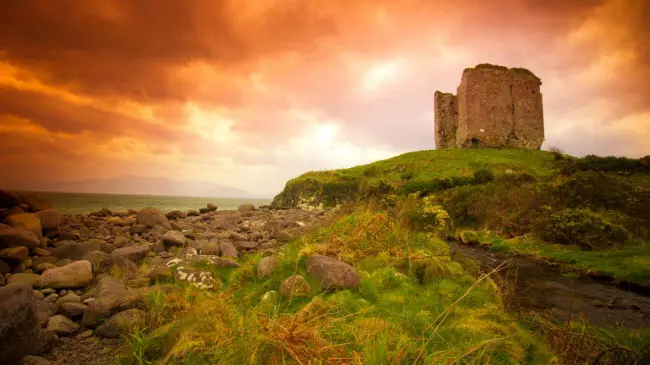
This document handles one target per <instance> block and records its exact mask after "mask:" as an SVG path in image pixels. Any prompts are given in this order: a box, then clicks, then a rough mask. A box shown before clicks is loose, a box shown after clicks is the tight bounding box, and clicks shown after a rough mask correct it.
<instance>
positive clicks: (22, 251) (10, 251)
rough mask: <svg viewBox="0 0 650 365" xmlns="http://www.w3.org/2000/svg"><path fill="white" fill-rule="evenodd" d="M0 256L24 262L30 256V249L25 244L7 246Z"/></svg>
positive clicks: (0, 251)
mask: <svg viewBox="0 0 650 365" xmlns="http://www.w3.org/2000/svg"><path fill="white" fill-rule="evenodd" d="M0 258H2V259H6V260H9V261H13V262H23V261H25V260H27V259H28V258H29V249H27V247H25V246H20V247H7V248H4V249H2V250H0Z"/></svg>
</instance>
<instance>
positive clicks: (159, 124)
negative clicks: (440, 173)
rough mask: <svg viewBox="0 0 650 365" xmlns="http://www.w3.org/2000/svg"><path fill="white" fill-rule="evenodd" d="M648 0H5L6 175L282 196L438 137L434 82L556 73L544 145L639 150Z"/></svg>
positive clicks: (546, 85)
mask: <svg viewBox="0 0 650 365" xmlns="http://www.w3.org/2000/svg"><path fill="white" fill-rule="evenodd" d="M649 10H650V4H649V3H648V2H647V1H643V0H585V1H563V2H548V1H543V0H499V1H490V2H486V1H481V0H466V1H459V2H450V1H443V0H440V1H437V0H400V1H393V0H374V1H371V0H360V1H333V0H313V1H302V0H282V1H280V0H218V1H214V0H185V1H181V0H170V1H166V2H164V5H163V4H161V3H160V2H158V1H154V0H132V1H111V0H88V1H84V2H78V1H72V0H61V1H57V3H56V6H53V5H52V4H51V2H49V1H46V0H23V1H19V2H10V3H8V4H5V5H3V10H2V12H0V169H2V171H3V172H4V171H10V173H9V174H2V175H3V177H2V178H1V179H0V185H3V184H7V181H8V182H11V184H13V185H15V184H19V183H20V182H21V181H27V180H30V181H32V180H39V181H42V184H43V185H47V182H48V181H55V180H66V179H68V180H69V179H72V178H75V179H80V178H98V179H99V178H111V177H115V176H120V175H126V174H134V175H141V176H150V177H159V176H160V177H175V178H179V179H188V180H192V179H193V180H206V181H218V182H219V183H221V184H223V185H231V186H238V187H241V188H244V189H248V190H250V191H252V192H261V193H265V194H268V195H271V194H274V193H276V192H277V191H278V190H279V189H280V188H281V187H282V185H283V184H284V182H285V181H286V180H287V179H288V178H290V177H294V176H296V175H298V174H300V173H302V172H304V171H307V170H313V169H325V168H338V167H345V166H352V165H355V164H360V163H366V162H371V161H373V160H375V159H379V158H385V157H389V156H391V155H395V154H398V153H402V152H407V151H412V150H420V149H430V148H433V147H434V145H433V139H434V138H433V102H432V97H433V92H434V91H435V90H436V89H438V90H443V91H447V92H454V91H455V88H456V86H457V85H458V83H459V82H460V77H461V74H462V71H463V69H464V68H466V67H472V66H474V65H476V64H478V63H483V62H489V63H496V64H504V65H506V66H511V67H515V66H520V67H526V68H529V69H531V70H533V71H534V72H535V73H536V74H537V75H538V76H539V77H541V79H542V81H543V85H542V92H543V93H544V107H545V119H546V132H547V142H546V145H547V146H551V145H555V146H558V147H560V148H563V149H564V150H565V151H566V152H569V153H573V154H586V153H596V154H617V155H629V156H639V155H642V154H644V151H645V150H647V148H646V147H645V141H647V138H648V135H647V131H648V130H650V118H649V116H650V114H649V113H650V109H649V107H648V105H650V89H649V88H647V87H646V85H647V82H648V81H650V46H649V45H648V44H647V42H645V40H646V39H647V38H648V36H649V35H650V32H649V27H650V26H649V24H650V19H649V18H648V17H649V15H648V14H650V11H649Z"/></svg>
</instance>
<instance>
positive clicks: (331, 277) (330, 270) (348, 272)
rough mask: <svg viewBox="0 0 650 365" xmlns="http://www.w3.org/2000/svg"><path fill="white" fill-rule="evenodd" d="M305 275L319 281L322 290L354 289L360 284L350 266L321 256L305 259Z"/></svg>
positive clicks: (357, 275) (357, 276)
mask: <svg viewBox="0 0 650 365" xmlns="http://www.w3.org/2000/svg"><path fill="white" fill-rule="evenodd" d="M307 274H309V275H311V276H314V277H316V278H318V279H320V280H321V288H322V289H323V290H329V289H349V288H356V287H357V286H359V283H360V279H359V274H357V272H356V270H354V268H353V267H352V266H350V265H348V264H346V263H345V262H343V261H340V260H337V259H335V258H331V257H327V256H322V255H313V256H310V257H309V258H307Z"/></svg>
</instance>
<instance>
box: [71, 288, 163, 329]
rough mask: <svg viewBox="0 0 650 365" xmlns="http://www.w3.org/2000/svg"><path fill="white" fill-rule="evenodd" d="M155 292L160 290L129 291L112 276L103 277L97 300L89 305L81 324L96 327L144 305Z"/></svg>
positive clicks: (142, 289)
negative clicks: (150, 294)
mask: <svg viewBox="0 0 650 365" xmlns="http://www.w3.org/2000/svg"><path fill="white" fill-rule="evenodd" d="M153 290H158V289H157V288H156V287H151V288H139V289H133V290H127V289H126V287H125V286H124V284H123V283H122V282H121V281H119V280H117V279H115V278H113V277H111V276H103V277H102V278H100V279H99V281H98V283H97V287H96V291H97V294H96V296H95V297H96V299H95V300H93V301H90V302H89V303H88V307H87V308H86V311H85V312H84V315H83V318H82V319H81V324H82V325H84V326H86V327H95V326H97V324H98V322H99V320H100V319H102V318H108V317H110V316H112V315H113V314H116V313H118V312H120V311H122V310H126V309H131V308H135V307H138V306H141V305H144V303H145V300H146V298H147V297H148V294H149V293H150V292H151V291H153ZM84 302H85V301H84Z"/></svg>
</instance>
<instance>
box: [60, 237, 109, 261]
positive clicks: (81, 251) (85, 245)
mask: <svg viewBox="0 0 650 365" xmlns="http://www.w3.org/2000/svg"><path fill="white" fill-rule="evenodd" d="M100 248H101V245H100V241H99V240H95V239H91V240H88V241H85V242H71V241H66V242H64V243H63V244H61V245H60V246H58V247H57V248H55V249H54V252H52V256H54V257H56V258H58V259H69V260H81V259H82V258H83V256H84V255H85V254H87V253H88V252H92V251H97V250H100Z"/></svg>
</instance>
